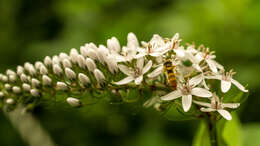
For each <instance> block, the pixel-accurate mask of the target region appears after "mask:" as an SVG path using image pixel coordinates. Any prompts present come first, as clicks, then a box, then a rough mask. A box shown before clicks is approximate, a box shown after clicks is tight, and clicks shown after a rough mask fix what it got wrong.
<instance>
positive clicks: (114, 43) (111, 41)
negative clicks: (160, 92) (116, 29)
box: [107, 37, 121, 52]
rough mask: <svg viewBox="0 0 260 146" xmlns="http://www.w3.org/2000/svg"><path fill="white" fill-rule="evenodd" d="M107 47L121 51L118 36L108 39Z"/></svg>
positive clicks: (114, 50) (113, 50)
mask: <svg viewBox="0 0 260 146" xmlns="http://www.w3.org/2000/svg"><path fill="white" fill-rule="evenodd" d="M107 48H108V49H109V50H110V51H112V52H120V49H121V47H120V43H119V41H118V39H117V38H116V37H112V38H111V39H108V40H107Z"/></svg>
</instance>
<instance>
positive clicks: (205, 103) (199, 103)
mask: <svg viewBox="0 0 260 146" xmlns="http://www.w3.org/2000/svg"><path fill="white" fill-rule="evenodd" d="M193 102H194V103H195V104H198V105H201V106H206V107H211V104H210V103H207V102H201V101H195V100H193Z"/></svg>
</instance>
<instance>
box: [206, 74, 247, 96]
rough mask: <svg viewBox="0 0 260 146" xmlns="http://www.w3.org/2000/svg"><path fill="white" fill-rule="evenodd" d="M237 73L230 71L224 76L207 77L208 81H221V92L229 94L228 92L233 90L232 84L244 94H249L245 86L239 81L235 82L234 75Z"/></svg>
mask: <svg viewBox="0 0 260 146" xmlns="http://www.w3.org/2000/svg"><path fill="white" fill-rule="evenodd" d="M234 74H235V73H234V72H233V71H232V70H230V71H229V72H226V73H223V74H222V75H219V74H217V75H215V76H206V77H205V78H207V79H217V80H220V81H221V91H222V92H223V93H226V92H228V90H229V89H230V88H231V83H233V84H234V85H235V86H237V87H238V89H240V90H241V91H243V92H248V90H246V89H245V87H244V86H243V85H241V84H240V83H239V82H238V81H236V80H234V79H233V78H232V75H234Z"/></svg>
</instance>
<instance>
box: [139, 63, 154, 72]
mask: <svg viewBox="0 0 260 146" xmlns="http://www.w3.org/2000/svg"><path fill="white" fill-rule="evenodd" d="M152 65H153V62H152V60H149V62H148V63H147V64H146V65H145V66H144V68H143V70H142V73H143V74H145V73H146V72H148V71H149V69H150V68H151V67H152Z"/></svg>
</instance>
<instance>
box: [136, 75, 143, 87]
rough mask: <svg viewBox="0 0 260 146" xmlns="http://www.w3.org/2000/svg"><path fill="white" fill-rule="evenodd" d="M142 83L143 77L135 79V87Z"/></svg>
mask: <svg viewBox="0 0 260 146" xmlns="http://www.w3.org/2000/svg"><path fill="white" fill-rule="evenodd" d="M142 81H143V75H141V76H139V77H137V78H136V79H135V84H136V85H139V84H140V83H141V82H142Z"/></svg>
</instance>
